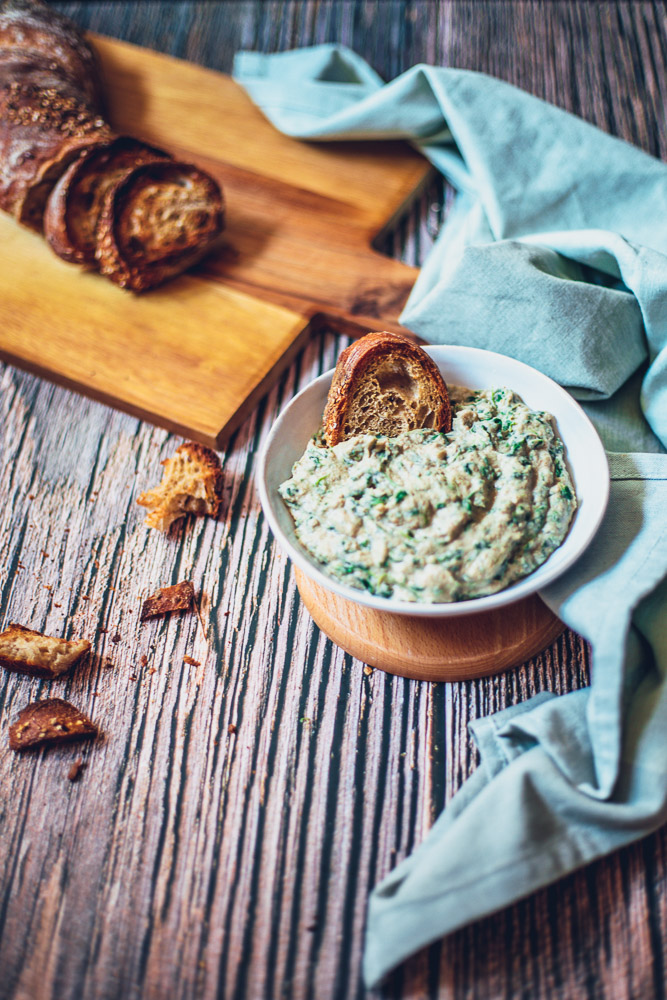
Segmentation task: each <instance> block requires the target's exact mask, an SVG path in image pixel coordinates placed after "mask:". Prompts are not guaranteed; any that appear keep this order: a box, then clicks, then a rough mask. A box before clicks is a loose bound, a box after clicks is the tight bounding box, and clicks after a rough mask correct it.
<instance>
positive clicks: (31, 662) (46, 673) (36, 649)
mask: <svg viewBox="0 0 667 1000" xmlns="http://www.w3.org/2000/svg"><path fill="white" fill-rule="evenodd" d="M89 650H90V643H89V642H88V640H87V639H74V640H69V639H56V638H55V637H53V636H50V635H42V633H41V632H34V631H33V630H32V629H30V628H25V627H24V626H23V625H14V624H11V625H9V627H8V628H7V629H5V631H4V632H2V633H1V634H0V666H3V667H5V668H6V669H7V670H13V671H15V672H16V673H20V674H30V675H31V676H33V677H48V678H49V679H51V680H52V679H53V678H54V677H60V676H61V674H65V673H67V671H68V670H70V669H71V668H72V667H73V666H74V664H75V663H78V661H79V660H80V659H82V657H84V656H85V654H86V653H87V652H89Z"/></svg>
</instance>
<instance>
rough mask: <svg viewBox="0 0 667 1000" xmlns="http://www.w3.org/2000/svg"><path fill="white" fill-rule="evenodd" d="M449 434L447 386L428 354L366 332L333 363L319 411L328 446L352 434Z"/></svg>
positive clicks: (400, 340)
mask: <svg viewBox="0 0 667 1000" xmlns="http://www.w3.org/2000/svg"><path fill="white" fill-rule="evenodd" d="M422 427H424V428H426V427H428V428H433V429H434V430H437V431H444V432H445V433H446V432H447V431H449V430H451V427H452V413H451V406H450V402H449V395H448V393H447V386H446V385H445V382H444V380H443V378H442V375H441V374H440V371H439V369H438V366H437V365H436V364H435V362H434V361H433V360H432V358H430V357H429V355H428V354H427V353H426V352H425V351H423V350H422V348H421V347H418V346H417V345H416V344H413V343H412V341H409V340H407V339H406V338H405V337H400V336H398V335H397V334H394V333H388V332H376V333H368V334H366V336H365V337H361V338H360V339H359V340H357V341H355V342H354V343H352V344H350V346H349V347H347V348H346V349H345V350H344V351H343V353H342V354H341V355H340V357H339V359H338V363H337V365H336V370H335V372H334V377H333V381H332V383H331V388H330V389H329V394H328V397H327V403H326V407H325V410H324V436H325V440H326V443H327V445H328V446H329V447H333V446H334V445H336V444H338V443H339V442H340V441H344V440H346V439H347V438H350V437H354V436H355V435H356V434H386V435H388V436H390V437H393V436H395V435H397V434H401V433H403V432H404V431H409V430H415V429H417V428H422Z"/></svg>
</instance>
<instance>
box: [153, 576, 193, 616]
mask: <svg viewBox="0 0 667 1000" xmlns="http://www.w3.org/2000/svg"><path fill="white" fill-rule="evenodd" d="M194 601H195V588H194V587H193V586H192V583H191V582H190V580H182V581H181V582H180V583H174V584H173V585H172V586H171V587H160V589H159V590H158V591H157V593H155V594H153V595H152V596H151V597H147V598H146V600H145V601H144V603H143V605H142V608H141V618H140V621H142V622H145V621H147V620H148V619H149V618H159V617H162V616H163V615H168V614H171V612H172V611H192V607H193V604H194Z"/></svg>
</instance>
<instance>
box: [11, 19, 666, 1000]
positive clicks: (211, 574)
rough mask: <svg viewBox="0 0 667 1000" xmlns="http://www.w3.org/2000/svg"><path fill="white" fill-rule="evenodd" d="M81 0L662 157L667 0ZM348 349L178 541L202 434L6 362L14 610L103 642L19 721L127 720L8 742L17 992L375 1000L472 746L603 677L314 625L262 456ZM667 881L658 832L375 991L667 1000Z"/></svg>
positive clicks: (36, 688) (124, 23)
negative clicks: (485, 721)
mask: <svg viewBox="0 0 667 1000" xmlns="http://www.w3.org/2000/svg"><path fill="white" fill-rule="evenodd" d="M57 6H59V7H60V8H61V9H66V10H68V11H69V12H70V13H72V14H73V15H74V16H75V17H76V18H77V20H78V21H79V22H80V23H81V24H84V25H86V26H88V27H90V28H91V29H93V30H96V31H100V32H103V33H104V32H106V33H108V34H110V35H115V36H117V37H123V38H126V39H127V40H129V41H134V42H137V43H139V44H148V45H151V46H153V47H155V48H158V49H162V50H163V51H169V52H172V53H173V54H175V55H179V56H184V57H187V58H192V59H195V60H196V61H199V62H202V63H204V64H205V65H210V66H213V67H214V68H217V69H222V70H227V71H228V70H229V68H230V66H231V58H232V55H233V52H234V51H235V50H236V49H238V48H240V47H243V46H245V47H250V48H264V49H278V48H281V49H282V48H287V47H291V46H294V45H299V44H310V43H313V42H319V41H332V40H339V41H343V42H345V43H346V44H349V45H351V46H353V47H354V48H356V49H357V50H358V51H360V52H362V54H364V55H365V56H366V57H367V58H369V60H370V61H371V62H372V63H373V65H374V66H375V68H376V69H377V70H378V71H379V72H381V73H382V74H383V75H384V76H385V77H390V76H393V75H395V74H396V73H397V72H399V71H401V70H403V69H405V68H407V67H408V66H409V65H411V64H412V63H414V62H417V61H419V60H420V59H426V60H429V61H435V62H442V63H444V64H451V65H459V66H468V67H470V68H474V69H481V70H484V71H487V72H492V73H496V74H497V75H499V76H502V77H504V78H506V79H509V80H511V81H512V82H515V83H518V84H520V85H522V86H524V87H526V88H527V89H528V90H530V91H532V92H534V93H536V94H538V95H539V96H542V97H546V98H547V99H549V100H552V101H555V102H556V103H558V104H560V105H561V106H563V107H567V108H568V109H570V110H573V111H576V112H577V113H580V114H582V115H583V116H584V117H585V118H587V119H588V120H590V121H593V122H595V123H596V124H598V125H600V126H602V127H603V128H607V129H609V130H611V131H614V132H617V133H618V134H621V135H624V136H626V137H627V138H629V139H632V140H633V141H636V142H638V143H639V144H640V145H642V146H643V147H644V148H646V149H648V150H649V151H650V152H652V153H654V154H655V155H662V156H665V155H666V153H667V134H666V132H667V130H666V128H665V122H664V118H663V114H662V109H663V107H664V105H665V100H666V97H667V95H666V94H665V89H666V88H667V74H666V73H665V65H666V63H667V9H666V8H665V5H664V4H653V3H644V2H639V3H619V4H611V3H610V4H606V3H605V4H595V3H593V4H571V3H566V2H553V3H546V2H545V3H537V2H536V3H527V2H516V3H513V2H505V0H498V2H490V0H489V2H486V0H482V2H479V0H477V2H474V3H473V2H472V0H465V2H456V3H444V2H443V3H431V2H427V0H422V2H409V0H382V2H379V0H378V2H375V3H368V2H366V3H362V2H361V0H349V2H348V0H340V2H331V0H305V2H303V3H301V2H296V0H295V2H278V0H271V2H265V3H262V2H254V0H253V2H250V0H249V2H226V3H221V4H209V3H204V2H196V3H189V2H173V3H154V2H149V3H143V4H133V3H126V2H115V3H113V4H110V3H79V2H77V3H72V2H70V3H62V4H58V5H57ZM451 197H452V193H451V191H449V190H447V189H446V188H445V187H444V186H443V185H441V184H436V185H434V187H433V188H432V189H431V190H430V191H429V192H427V193H425V195H424V197H423V199H422V202H421V204H420V206H419V207H418V209H417V210H415V212H414V213H413V214H412V215H411V216H410V218H409V219H407V220H405V221H404V222H403V223H402V224H401V225H400V226H399V227H398V229H397V231H396V233H395V234H394V235H393V237H392V238H390V239H389V240H388V241H387V250H388V251H390V252H393V253H396V254H400V255H403V258H404V259H405V260H406V261H407V262H408V263H419V262H420V261H421V260H423V257H424V255H425V253H426V252H427V250H428V247H429V246H430V244H431V243H432V240H433V236H434V234H435V231H436V230H437V226H438V224H439V222H440V221H441V218H442V216H443V211H446V208H447V207H448V205H449V204H450V202H451ZM344 343H345V340H344V339H342V338H337V337H334V336H332V335H329V334H327V335H324V336H322V337H320V338H318V339H317V340H315V341H313V342H312V343H311V344H310V345H309V346H308V347H307V349H306V350H305V351H304V352H303V354H302V355H301V356H300V358H299V360H298V361H297V362H296V363H295V364H294V365H292V366H291V368H290V370H289V371H288V372H287V373H286V374H285V376H283V378H282V380H281V382H280V383H279V384H278V385H277V386H276V387H275V388H274V389H273V390H272V392H271V393H270V394H269V396H268V397H267V398H266V400H265V401H264V402H263V403H262V404H261V405H260V406H259V407H258V409H257V411H256V413H255V414H254V415H253V416H252V417H251V418H250V419H249V420H248V421H246V423H245V424H244V425H243V426H242V427H241V429H240V430H239V431H238V432H237V434H236V435H235V437H234V438H233V439H232V441H231V442H230V444H229V446H228V448H227V450H226V451H225V452H224V454H223V464H224V471H225V501H224V504H223V510H222V512H221V515H220V519H219V520H218V521H217V522H212V521H210V520H208V521H199V522H192V523H188V524H186V525H183V526H181V528H179V529H177V530H176V531H175V532H174V533H173V534H172V535H171V536H169V537H168V538H165V537H163V536H158V535H157V534H156V533H154V532H150V531H148V530H147V529H145V528H144V527H143V525H142V523H141V512H140V511H139V508H137V507H136V504H135V503H134V499H135V497H136V495H137V493H138V492H139V491H140V490H141V489H144V488H145V487H146V486H148V485H149V484H152V483H154V482H155V481H157V480H158V479H159V476H160V471H161V468H160V464H159V463H160V460H161V459H162V458H164V457H165V456H167V455H169V454H170V453H171V452H172V450H173V448H174V446H175V444H176V443H177V441H176V440H175V439H173V438H172V437H170V436H169V435H168V434H166V433H165V432H164V431H161V430H156V429H154V428H152V427H150V426H149V425H147V424H142V423H141V422H139V421H137V420H134V419H132V418H130V417H128V416H126V415H123V414H120V413H114V412H113V411H111V410H109V409H107V408H105V407H103V406H101V405H99V404H96V403H92V402H90V401H87V400H85V399H83V398H81V397H78V396H75V395H74V394H71V393H69V392H66V391H64V390H62V389H59V388H54V387H52V386H50V385H48V384H47V383H43V382H40V381H39V380H37V379H35V378H32V377H31V376H28V375H25V374H22V373H20V372H17V371H15V370H13V369H11V368H3V369H2V381H1V382H0V407H1V413H2V422H1V424H0V441H1V442H2V448H3V451H2V455H3V461H2V463H1V465H0V594H1V595H2V604H1V610H2V618H1V620H0V625H3V623H4V622H6V621H12V620H17V621H22V622H24V623H25V624H27V625H32V626H34V627H36V628H43V629H45V630H47V631H52V632H53V633H54V634H65V635H86V636H88V637H90V638H91V639H93V640H94V649H95V656H94V657H93V658H92V660H91V662H90V663H89V664H87V665H86V666H83V667H82V668H81V669H79V670H77V671H76V672H75V673H74V674H73V675H72V677H71V678H70V679H68V680H66V681H61V682H57V683H56V682H54V683H52V684H48V683H47V682H40V681H34V680H30V679H28V678H19V677H16V676H4V675H3V676H2V677H1V678H0V720H2V726H5V725H6V721H7V719H8V718H10V717H12V716H13V715H14V714H15V713H16V712H17V711H18V710H19V708H20V707H21V706H22V705H23V704H25V703H26V702H27V701H29V700H30V699H31V698H32V697H37V696H40V695H41V696H45V695H47V694H56V695H59V696H64V697H68V698H70V699H71V700H72V701H73V702H74V703H75V704H77V705H79V706H81V707H82V708H83V709H84V710H86V711H88V712H89V713H90V714H91V716H92V717H93V718H95V719H97V720H98V721H99V722H100V724H101V726H102V729H103V730H104V732H105V738H104V740H103V741H101V742H100V743H99V744H96V745H90V746H87V747H81V748H78V749H77V748H75V747H71V748H67V749H66V748H63V749H61V750H52V751H49V752H40V753H38V754H37V755H35V756H32V757H21V758H19V757H17V756H15V755H10V753H9V752H8V751H7V749H6V744H5V737H2V738H1V739H0V790H1V794H0V998H2V1000H5V998H6V1000H10V998H11V1000H48V998H54V1000H55V998H57V1000H88V998H90V1000H107V998H108V1000H111V998H113V1000H116V998H121V997H122V998H123V1000H128V998H129V1000H135V998H142V1000H144V998H151V1000H153V998H160V1000H162V998H169V1000H172V998H176V1000H177V998H183V1000H186V998H187V1000H192V998H195V997H196V998H200V997H201V998H206V1000H208V998H211V1000H212V998H222V997H224V998H227V997H229V998H244V1000H246V998H247V1000H256V998H269V997H271V998H274V997H275V998H277V997H290V998H298V1000H301V998H303V1000H306V998H307V1000H310V998H313V997H316V998H317V1000H330V998H348V997H349V998H352V997H363V996H364V995H366V994H365V991H364V990H363V987H362V985H361V981H360V973H359V970H360V959H361V951H362V944H363V928H364V923H365V906H366V900H367V897H368V892H369V890H370V888H371V887H372V886H373V885H374V884H375V883H376V882H377V881H378V880H379V878H381V877H382V876H383V875H384V874H385V873H386V872H387V871H389V870H390V869H391V867H393V865H394V864H395V863H396V862H397V861H398V860H400V859H401V858H402V857H404V856H406V855H407V854H409V853H410V852H411V850H412V849H413V847H414V846H415V845H416V844H417V843H418V842H419V841H421V840H422V839H423V837H424V836H425V834H426V832H427V830H428V828H429V826H430V825H431V823H432V821H433V819H434V818H435V816H436V815H437V814H438V813H439V811H440V809H441V808H442V806H443V805H444V804H445V802H446V801H449V799H450V798H451V796H452V795H453V794H454V792H455V791H456V789H457V788H458V787H459V786H460V784H461V783H462V781H463V780H464V778H465V777H466V776H467V774H469V773H470V772H471V771H472V770H473V769H474V767H475V766H476V761H477V756H476V751H475V749H474V747H473V745H472V742H471V740H470V738H469V736H468V733H467V724H468V722H469V721H470V719H472V718H475V717H477V716H479V715H482V714H484V713H486V712H489V711H494V710H496V709H497V708H501V707H503V706H505V705H508V704H513V703H515V702H517V701H519V700H521V699H523V698H525V697H528V696H529V695H531V694H533V693H535V692H536V691H539V690H544V689H548V690H552V691H557V692H561V691H568V690H573V689H575V688H577V687H580V686H582V685H584V684H586V683H587V679H588V669H589V665H588V657H587V652H586V649H585V646H584V644H583V643H582V642H581V640H580V639H578V638H577V637H576V636H575V635H574V634H573V633H566V634H565V635H564V636H563V637H562V638H561V639H559V640H558V642H557V643H555V644H554V645H553V646H552V647H551V648H550V649H548V650H546V651H545V652H544V653H543V654H542V655H541V656H539V657H536V658H535V659H534V660H532V661H530V662H529V663H528V664H526V665H525V666H523V667H521V668H519V669H517V670H514V671H511V672H510V673H508V674H505V675H502V676H500V677H497V678H489V679H486V680H481V681H477V682H470V683H467V684H457V685H428V684H418V683H412V682H408V681H404V680H402V679H400V678H397V677H390V676H387V675H384V674H382V673H381V672H380V671H374V672H372V673H370V674H366V673H365V672H364V669H363V664H361V663H359V662H357V661H354V660H352V659H351V658H350V657H348V656H346V655H345V654H343V653H342V652H341V651H340V650H339V649H337V648H336V647H334V646H333V645H332V644H331V643H330V642H328V641H326V640H324V639H323V638H322V636H321V635H320V634H319V632H318V631H317V629H315V628H314V627H313V626H312V624H311V623H310V621H309V619H308V616H307V615H306V614H305V613H304V611H303V609H302V607H301V605H300V602H299V599H298V595H297V594H296V591H295V588H294V585H293V582H292V579H291V575H290V573H289V568H288V566H287V565H286V563H285V560H284V559H283V558H282V557H281V556H280V554H279V553H278V552H277V550H276V548H275V546H274V545H273V543H272V541H271V538H270V536H269V534H268V531H267V528H266V524H265V523H264V520H263V518H262V515H261V512H260V510H259V506H258V502H257V499H256V496H255V493H254V483H253V469H254V461H255V457H256V454H257V450H258V448H259V446H260V444H261V442H262V440H263V439H264V437H265V436H266V434H267V433H268V430H269V428H270V426H271V422H272V420H273V419H274V417H275V415H276V414H277V412H278V411H279V409H280V408H281V406H282V405H283V403H284V402H285V401H286V400H287V399H289V398H290V397H291V396H292V395H293V393H294V392H295V391H296V390H297V389H298V388H299V387H300V386H301V385H304V384H305V383H306V382H307V381H308V380H309V379H310V378H311V377H312V376H313V375H315V374H317V373H318V372H320V371H322V370H325V369H326V368H328V367H330V366H331V365H332V364H333V362H334V360H335V357H336V355H337V353H338V351H339V349H340V347H341V346H342V344H344ZM184 578H190V579H192V580H193V581H194V583H195V587H196V589H197V592H198V595H199V607H200V611H201V618H202V621H203V626H202V624H201V623H200V621H199V618H198V616H197V615H190V616H183V617H182V618H173V619H170V620H164V621H154V622H150V623H145V624H144V625H140V624H139V621H138V610H139V604H140V599H141V597H142V596H145V595H146V594H148V593H150V592H152V591H153V590H154V589H155V588H156V587H157V586H159V585H162V584H165V583H171V582H174V581H176V580H178V579H184ZM47 588H51V589H47ZM103 629H104V630H106V631H102V630H103ZM116 636H119V637H120V638H119V641H117V642H116V641H114V639H115V637H116ZM186 655H187V656H189V657H191V658H192V659H194V660H197V661H198V662H199V666H194V665H188V664H186V663H184V661H183V657H184V656H186ZM142 656H145V657H146V662H145V663H142V659H141V658H142ZM109 662H110V663H111V665H109ZM153 671H154V672H153ZM230 727H231V728H230ZM77 756H81V757H82V758H83V759H84V761H85V762H86V768H85V769H84V771H83V774H82V776H81V779H80V781H79V782H77V783H74V784H72V783H70V782H69V781H68V780H67V777H66V774H67V770H68V768H69V766H70V763H71V761H72V760H73V759H75V758H76V757H77ZM666 872H667V837H666V836H665V833H664V831H661V832H660V833H658V834H656V835H654V836H653V837H650V838H647V839H646V840H644V841H642V842H641V843H639V844H636V845H633V846H632V847H630V848H628V849H626V850H624V851H621V852H618V853H617V854H615V855H613V856H611V857H610V858H607V859H603V860H602V861H600V862H598V863H597V864H595V865H593V866H591V867H590V868H588V869H586V870H585V871H583V872H579V873H576V874H575V875H573V876H571V877H570V878H567V879H564V880H562V881H561V882H559V883H558V884H557V885H555V886H552V887H550V888H548V889H545V890H543V891H542V892H540V893H537V894H535V895H534V896H533V897H531V898H530V899H528V900H525V901H523V902H521V903H519V904H517V905H516V906H513V907H510V908H509V909H508V910H506V911H504V912H503V913H500V914H497V915H495V916H493V917H490V918H488V919H487V920H484V921H481V922H479V923H478V924H475V925H474V926H472V927H469V928H465V929H463V930H462V931H460V932H458V933H456V934H453V935H451V936H450V937H449V938H447V939H446V940H445V941H444V942H443V943H442V944H438V945H435V946H433V947H432V948H430V949H426V950H425V951H424V952H423V953H421V954H420V955H417V956H415V957H414V958H413V959H411V960H410V961H408V962H407V963H406V964H405V965H404V967H403V968H402V969H400V970H399V971H398V972H397V973H396V974H395V975H393V976H392V977H391V978H390V980H389V981H388V983H387V985H386V987H385V989H384V990H383V991H381V993H380V994H379V995H381V996H386V997H390V996H391V997H395V998H407V997H417V996H419V997H432V998H435V997H440V998H463V997H470V996H475V997H478V998H482V1000H497V998H498V997H501V996H508V997H509V996H530V997H531V998H532V997H535V998H549V1000H552V998H562V1000H566V998H567V1000H570V998H578V997H586V998H589V997H595V998H597V997H605V998H613V1000H617V998H636V997H640V996H641V997H642V998H644V997H647V998H651V997H655V998H658V997H661V996H663V995H664V993H665V968H666V966H667V951H666V947H667V946H666V944H665V942H666V941H667V879H666V878H665V874H666Z"/></svg>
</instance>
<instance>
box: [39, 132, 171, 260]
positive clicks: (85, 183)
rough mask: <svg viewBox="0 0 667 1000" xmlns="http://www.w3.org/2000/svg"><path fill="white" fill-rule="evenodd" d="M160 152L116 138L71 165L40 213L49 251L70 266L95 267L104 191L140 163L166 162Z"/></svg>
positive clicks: (165, 155)
mask: <svg viewBox="0 0 667 1000" xmlns="http://www.w3.org/2000/svg"><path fill="white" fill-rule="evenodd" d="M169 159H170V156H169V154H168V153H165V152H164V151H163V150H160V149H156V148H154V147H153V146H147V145H146V143H144V142H140V141H139V140H138V139H133V138H131V137H130V136H119V137H118V138H117V139H114V140H112V141H110V142H109V143H107V144H106V145H104V146H100V147H93V148H92V149H91V150H90V151H88V152H87V153H85V154H84V155H83V156H81V157H79V159H78V160H75V161H74V163H72V164H71V165H70V166H69V167H68V168H67V170H66V171H65V173H64V174H63V175H62V177H61V178H60V180H59V181H58V183H57V184H56V185H55V187H54V188H53V190H52V191H51V194H50V195H49V198H48V201H47V203H46V211H45V212H44V235H45V237H46V239H47V241H48V243H49V246H50V247H51V249H52V250H53V251H54V252H55V253H57V254H58V256H59V257H62V258H63V260H68V261H71V262H72V263H74V264H89V265H94V264H95V249H96V246H97V242H96V238H95V233H96V229H97V223H98V220H99V217H100V214H101V212H102V205H103V203H104V198H105V195H106V193H107V191H108V190H109V189H110V188H111V187H112V186H113V185H114V184H116V183H117V182H118V181H119V180H120V179H121V177H123V176H124V175H125V174H126V173H128V171H130V170H132V169H134V167H138V166H139V165H140V164H142V163H151V162H154V161H156V160H169Z"/></svg>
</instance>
